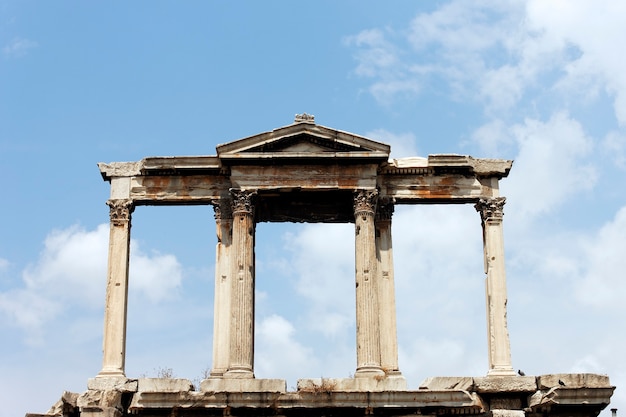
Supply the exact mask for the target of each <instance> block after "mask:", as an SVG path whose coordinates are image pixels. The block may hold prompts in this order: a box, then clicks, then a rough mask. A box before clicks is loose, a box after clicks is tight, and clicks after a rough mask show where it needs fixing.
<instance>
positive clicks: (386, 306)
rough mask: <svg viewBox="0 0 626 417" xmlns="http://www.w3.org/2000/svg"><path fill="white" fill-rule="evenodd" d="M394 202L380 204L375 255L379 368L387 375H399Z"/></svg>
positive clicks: (377, 214) (377, 216)
mask: <svg viewBox="0 0 626 417" xmlns="http://www.w3.org/2000/svg"><path fill="white" fill-rule="evenodd" d="M393 209H394V206H393V203H392V202H388V201H386V202H384V203H383V202H382V201H380V200H379V202H378V210H377V211H376V255H377V259H378V268H377V277H378V286H379V299H378V307H379V317H380V323H379V327H380V337H379V340H380V364H381V366H382V368H383V370H384V371H385V373H387V374H390V373H399V371H398V369H399V368H398V336H397V330H396V327H397V326H396V296H395V288H394V275H393V246H392V243H391V242H392V241H391V216H392V214H393Z"/></svg>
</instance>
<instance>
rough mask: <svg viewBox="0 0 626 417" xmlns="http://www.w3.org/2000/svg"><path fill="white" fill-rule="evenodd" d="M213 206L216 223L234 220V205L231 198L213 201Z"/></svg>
mask: <svg viewBox="0 0 626 417" xmlns="http://www.w3.org/2000/svg"><path fill="white" fill-rule="evenodd" d="M211 205H212V206H213V216H214V217H215V221H216V222H219V221H220V220H222V219H224V220H226V219H232V218H233V204H232V200H231V199H230V198H220V199H218V200H212V201H211Z"/></svg>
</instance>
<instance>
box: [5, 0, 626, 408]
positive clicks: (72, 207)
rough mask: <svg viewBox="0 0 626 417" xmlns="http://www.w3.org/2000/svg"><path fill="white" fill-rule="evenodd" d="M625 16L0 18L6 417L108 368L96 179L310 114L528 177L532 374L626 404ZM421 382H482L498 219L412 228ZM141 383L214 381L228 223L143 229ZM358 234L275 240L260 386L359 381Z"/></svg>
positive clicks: (512, 263)
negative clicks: (597, 388)
mask: <svg viewBox="0 0 626 417" xmlns="http://www.w3.org/2000/svg"><path fill="white" fill-rule="evenodd" d="M625 20H626V4H624V3H623V2H615V1H609V0H605V1H590V0H589V1H584V0H580V1H575V2H564V1H543V0H526V1H510V2H498V1H489V0H481V1H474V2H464V1H436V2H435V1H433V2H414V1H395V2H394V3H393V7H389V6H387V7H386V6H385V5H384V3H383V2H373V1H366V2H363V1H358V2H357V1H342V2H333V1H319V2H315V3H308V4H307V5H300V4H298V5H296V4H294V3H292V2H286V1H275V2H269V3H268V2H252V1H248V2H228V3H226V2H197V1H196V2H194V1H190V2H184V3H173V2H143V1H137V2H132V3H130V4H126V3H122V2H114V3H106V4H105V3H104V2H78V1H57V2H36V1H19V2H18V1H2V0H0V188H1V189H2V195H3V199H2V202H3V204H2V205H0V215H1V216H2V218H3V221H2V222H1V223H0V334H1V335H2V341H3V343H2V344H0V358H2V359H0V390H1V391H2V392H3V393H4V394H3V397H4V398H3V408H2V410H1V411H0V416H1V417H5V416H6V417H9V416H14V415H20V414H23V413H25V412H26V411H38V412H43V411H45V410H47V409H48V407H49V406H50V405H52V404H53V403H54V402H55V401H56V400H57V399H58V398H59V397H60V395H61V393H62V391H63V390H71V391H75V392H81V391H84V390H85V389H86V381H87V379H88V378H90V377H93V376H95V375H96V374H97V373H98V371H99V370H100V366H101V336H102V326H103V324H102V321H103V320H102V319H103V302H104V289H105V268H106V248H107V239H108V208H107V207H106V206H105V204H104V202H105V201H106V199H107V198H108V192H109V185H108V184H107V183H105V182H103V181H102V180H101V177H100V175H99V172H98V169H97V167H96V163H97V162H111V161H135V160H139V159H141V158H143V157H146V156H168V155H211V154H215V146H216V145H217V144H219V143H225V142H229V141H231V140H236V139H239V138H242V137H246V136H249V135H253V134H256V133H260V132H264V131H268V130H271V129H273V128H276V127H280V126H284V125H288V124H290V123H291V122H292V121H293V116H294V114H295V113H302V112H307V113H310V114H314V115H315V117H316V122H317V123H319V124H322V125H325V126H328V127H332V128H336V129H340V130H345V131H349V132H353V133H356V134H360V135H364V136H367V137H370V138H372V139H374V140H379V141H382V142H387V143H389V144H391V145H392V156H395V157H405V156H417V155H419V156H426V155H428V154H434V153H459V154H469V155H473V156H475V157H492V158H503V159H514V160H515V163H514V165H513V169H512V171H511V174H510V176H509V178H507V179H504V180H503V181H502V182H501V185H502V192H503V194H504V195H505V196H506V197H507V204H506V206H505V218H504V228H505V245H506V257H507V261H506V262H507V280H508V291H509V304H508V308H509V310H508V319H509V331H510V336H511V349H512V359H513V366H514V367H515V368H516V369H517V368H520V369H523V370H524V371H525V372H526V374H527V375H538V374H545V373H556V372H597V373H606V374H608V375H609V376H610V377H611V381H612V383H613V384H615V385H617V386H618V390H617V391H616V393H615V395H614V397H613V404H612V405H613V406H615V407H618V408H623V407H624V403H625V402H626V395H625V394H622V390H621V389H620V387H622V386H623V385H624V384H626V359H624V355H623V352H624V351H625V350H626V336H625V335H624V332H623V331H622V330H623V323H624V318H625V316H626V303H624V302H623V300H624V298H625V297H626V283H625V282H626V281H625V280H624V275H625V274H626V272H625V271H626V194H625V192H624V190H625V189H626V187H625V186H624V182H625V179H626V61H624V60H623V57H622V56H621V51H622V49H623V45H622V43H623V39H626V26H625V25H624V24H623V22H624V21H625ZM393 221H394V225H393V233H394V235H393V239H394V255H395V270H396V291H397V309H398V337H399V345H400V346H399V351H400V352H399V353H400V358H399V362H400V370H401V371H402V372H403V374H404V375H405V377H406V378H407V381H408V384H409V387H412V388H415V387H417V386H418V384H419V383H420V382H421V381H422V380H423V379H425V378H426V377H429V376H436V375H463V376H466V375H484V374H485V373H486V371H487V348H486V331H485V317H484V315H485V313H484V289H483V285H484V275H483V271H482V254H481V250H482V247H481V240H480V239H481V235H480V233H481V232H480V218H479V215H478V214H477V213H476V212H475V210H474V208H473V207H472V206H471V205H467V206H445V207H444V206H427V207H424V206H412V207H398V208H397V209H396V213H395V215H394V220H393ZM132 237H133V243H132V255H131V256H132V259H131V288H130V302H129V322H128V353H127V374H128V376H130V377H137V376H141V375H148V376H150V375H156V373H158V370H159V369H163V368H171V369H172V370H173V372H174V374H175V375H176V376H178V377H183V378H188V379H191V380H198V379H200V378H201V377H202V375H203V372H204V370H205V369H207V368H210V366H211V363H210V360H211V337H212V309H213V301H212V297H213V268H214V247H215V243H216V239H215V226H214V220H213V213H212V209H211V208H209V207H174V208H171V207H139V208H137V210H136V211H135V213H134V217H133V229H132ZM353 258H354V253H353V230H352V226H351V225H318V224H315V225H290V224H260V225H258V227H257V313H256V364H255V371H256V375H257V377H273V378H285V379H287V381H288V387H289V388H291V387H293V386H295V382H296V379H297V378H306V377H320V376H324V377H346V376H348V375H350V373H353V372H354V368H355V366H356V365H355V361H356V359H355V357H356V354H355V336H354V310H355V307H354V290H353V288H354V283H353V280H354V276H353V275H354V272H353V271H354V259H353Z"/></svg>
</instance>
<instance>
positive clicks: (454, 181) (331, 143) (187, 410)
mask: <svg viewBox="0 0 626 417" xmlns="http://www.w3.org/2000/svg"><path fill="white" fill-rule="evenodd" d="M389 153H390V147H389V146H388V145H386V144H384V143H380V142H376V141H373V140H371V139H368V138H365V137H362V136H358V135H355V134H351V133H347V132H343V131H340V130H335V129H331V128H328V127H324V126H321V125H318V124H316V123H315V120H314V118H313V116H310V115H307V114H302V115H297V116H296V118H295V121H294V123H293V124H291V125H288V126H285V127H281V128H278V129H275V130H272V131H271V132H265V133H261V134H258V135H254V136H251V137H248V138H244V139H240V140H236V141H233V142H229V143H226V144H222V145H218V146H217V155H215V156H193V157H188V156H185V157H151V158H144V159H142V160H141V161H138V162H113V163H109V164H105V163H100V164H98V166H99V168H100V172H101V174H102V177H103V178H104V180H105V181H108V182H110V184H111V194H110V199H109V200H108V201H107V204H108V206H109V208H110V219H111V220H110V240H109V262H108V271H107V288H106V305H105V317H104V321H105V328H104V343H103V361H102V370H101V371H100V373H99V374H98V375H96V376H95V377H94V378H92V379H90V380H89V381H88V383H87V390H86V391H85V392H84V393H82V394H80V395H79V394H72V393H68V392H66V393H64V394H63V396H62V398H61V400H59V402H58V403H57V404H56V405H55V406H54V407H53V408H52V409H51V410H50V411H49V412H48V413H47V414H42V415H47V416H50V415H55V416H90V417H96V416H98V417H101V416H102V417H104V416H107V417H108V416H124V415H128V414H135V415H139V416H165V415H167V416H228V415H233V416H238V415H241V416H253V415H285V416H287V415H289V416H300V415H305V416H331V415H350V416H357V415H381V416H406V415H418V414H419V415H432V416H448V415H457V414H474V415H481V416H495V417H524V416H528V417H539V416H542V417H547V416H561V415H562V416H596V415H597V414H598V413H599V412H600V411H601V410H602V409H604V408H605V407H606V406H607V405H608V404H609V401H610V398H611V395H612V393H613V391H614V389H615V387H613V386H611V384H610V382H609V379H608V377H607V376H603V375H595V374H549V375H540V376H523V375H518V374H517V373H516V372H515V371H514V369H513V367H512V364H511V353H510V344H509V334H508V330H507V323H506V301H507V295H506V275H505V263H504V241H503V233H502V219H503V207H504V203H505V198H504V197H502V196H501V195H500V193H499V181H500V179H502V178H504V177H506V176H507V175H508V174H509V170H510V169H511V166H512V161H508V160H498V159H477V158H472V157H470V156H462V155H448V154H446V155H430V156H428V158H418V157H410V158H402V159H390V158H389ZM425 203H430V204H432V203H436V204H472V205H473V206H474V208H475V209H476V211H477V212H478V218H479V219H480V221H481V223H482V227H483V242H484V262H485V273H486V300H485V301H486V308H487V329H488V331H487V340H488V352H487V357H488V369H487V370H486V371H487V372H486V375H485V376H478V377H430V378H427V379H426V380H424V381H423V382H422V383H421V384H420V385H419V386H418V387H417V388H414V389H408V388H407V383H406V380H405V378H404V377H403V376H402V373H401V370H400V367H399V365H398V347H397V337H396V316H395V314H396V312H395V294H394V273H393V260H392V245H391V219H392V214H393V211H394V207H395V206H396V205H398V204H425ZM191 204H194V205H197V204H204V205H212V206H213V209H214V212H215V222H216V229H217V247H216V269H215V300H214V308H215V311H214V335H213V358H212V368H211V372H210V377H209V378H207V379H205V380H203V381H202V382H201V383H200V384H199V386H197V387H194V386H193V385H192V383H191V382H190V381H189V380H185V379H170V378H136V377H133V376H127V375H126V373H125V349H126V348H125V346H126V310H127V309H126V307H127V301H128V300H127V296H128V282H129V279H132V277H129V273H128V271H129V268H128V266H129V251H130V246H129V245H130V230H131V218H132V213H133V210H134V208H135V207H136V206H139V205H191ZM258 222H343V223H354V226H355V240H354V244H355V269H356V273H355V277H354V279H355V281H356V329H357V331H356V333H357V334H356V369H355V371H354V377H351V378H329V379H326V378H324V379H301V380H299V381H298V384H297V390H296V391H292V392H288V391H287V388H286V382H285V380H281V379H259V378H255V375H254V323H255V317H254V282H255V280H254V276H255V269H254V247H255V225H256V223H258ZM30 416H32V417H34V416H40V414H30Z"/></svg>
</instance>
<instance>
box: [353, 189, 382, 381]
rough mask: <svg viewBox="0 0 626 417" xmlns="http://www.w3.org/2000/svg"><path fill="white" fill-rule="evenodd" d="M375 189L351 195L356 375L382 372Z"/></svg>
mask: <svg viewBox="0 0 626 417" xmlns="http://www.w3.org/2000/svg"><path fill="white" fill-rule="evenodd" d="M377 198H378V192H377V191H376V190H358V191H356V192H355V195H354V225H355V267H356V268H355V269H356V356H357V367H356V372H355V377H369V376H377V375H384V372H383V370H382V368H381V363H380V340H379V336H380V324H379V321H378V320H379V309H378V295H379V288H378V279H377V278H378V276H377V272H376V271H377V264H378V261H377V259H376V233H375V226H374V214H375V213H376V200H377Z"/></svg>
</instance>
